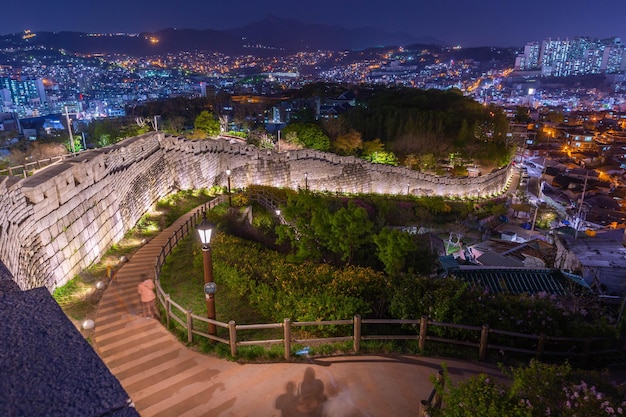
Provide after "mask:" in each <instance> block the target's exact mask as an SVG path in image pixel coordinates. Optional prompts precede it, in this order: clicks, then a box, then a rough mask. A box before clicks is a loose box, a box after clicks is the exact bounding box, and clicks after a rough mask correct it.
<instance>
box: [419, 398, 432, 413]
mask: <svg viewBox="0 0 626 417" xmlns="http://www.w3.org/2000/svg"><path fill="white" fill-rule="evenodd" d="M429 408H430V407H429V405H428V400H421V401H420V412H419V417H430V413H429V412H428V409H429Z"/></svg>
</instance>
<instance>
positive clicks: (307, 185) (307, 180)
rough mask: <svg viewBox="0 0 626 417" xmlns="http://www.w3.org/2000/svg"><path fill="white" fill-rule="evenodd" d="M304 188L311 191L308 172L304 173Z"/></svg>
mask: <svg viewBox="0 0 626 417" xmlns="http://www.w3.org/2000/svg"><path fill="white" fill-rule="evenodd" d="M304 189H305V190H306V191H309V173H308V172H305V173H304Z"/></svg>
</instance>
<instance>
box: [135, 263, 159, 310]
mask: <svg viewBox="0 0 626 417" xmlns="http://www.w3.org/2000/svg"><path fill="white" fill-rule="evenodd" d="M137 292H138V293H139V297H140V298H141V305H142V307H143V316H144V317H146V318H152V317H155V318H156V317H157V314H156V308H155V306H154V304H155V300H156V295H155V294H154V282H153V281H152V280H151V279H150V278H148V275H146V274H141V282H140V283H139V285H137Z"/></svg>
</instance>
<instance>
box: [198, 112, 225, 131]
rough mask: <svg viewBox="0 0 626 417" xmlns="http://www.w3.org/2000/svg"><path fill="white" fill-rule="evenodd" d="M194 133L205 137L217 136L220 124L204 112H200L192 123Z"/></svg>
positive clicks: (212, 116) (210, 114)
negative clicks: (200, 133)
mask: <svg viewBox="0 0 626 417" xmlns="http://www.w3.org/2000/svg"><path fill="white" fill-rule="evenodd" d="M194 129H195V130H196V132H202V133H204V134H206V135H207V136H212V137H214V136H217V135H219V134H220V122H219V120H217V118H216V117H215V116H214V115H213V114H212V113H209V112H208V111H206V110H203V111H202V112H200V114H199V115H198V116H197V117H196V120H195V122H194Z"/></svg>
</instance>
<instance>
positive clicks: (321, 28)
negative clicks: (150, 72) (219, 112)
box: [0, 16, 441, 56]
mask: <svg viewBox="0 0 626 417" xmlns="http://www.w3.org/2000/svg"><path fill="white" fill-rule="evenodd" d="M35 35H36V36H34V37H30V38H28V39H22V37H21V36H20V35H18V34H14V35H7V36H0V49H4V48H12V47H16V46H17V47H19V46H27V45H30V46H44V47H48V48H54V49H64V50H66V51H69V52H74V53H81V54H96V53H121V54H129V55H150V54H159V53H174V52H180V51H206V52H221V53H224V54H229V55H234V54H242V53H246V54H252V55H261V56H267V55H282V54H285V53H293V52H297V51H305V50H309V51H316V50H334V51H338V50H361V49H365V48H368V47H372V46H401V45H406V44H410V43H424V44H441V42H440V41H438V40H437V39H434V38H428V37H422V38H419V37H415V36H412V35H409V34H407V33H402V32H394V33H390V32H386V31H383V30H379V29H375V28H355V29H348V28H344V27H339V26H330V25H321V24H307V23H302V22H299V21H296V20H291V19H283V18H278V17H275V16H269V17H267V18H265V19H263V20H261V21H257V22H253V23H250V24H249V25H247V26H244V27H241V28H236V29H229V30H211V29H206V30H196V29H172V28H168V29H163V30H160V31H158V32H154V33H142V34H140V35H94V34H87V33H81V32H37V33H35Z"/></svg>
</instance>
